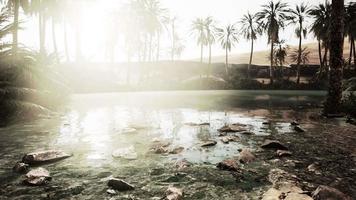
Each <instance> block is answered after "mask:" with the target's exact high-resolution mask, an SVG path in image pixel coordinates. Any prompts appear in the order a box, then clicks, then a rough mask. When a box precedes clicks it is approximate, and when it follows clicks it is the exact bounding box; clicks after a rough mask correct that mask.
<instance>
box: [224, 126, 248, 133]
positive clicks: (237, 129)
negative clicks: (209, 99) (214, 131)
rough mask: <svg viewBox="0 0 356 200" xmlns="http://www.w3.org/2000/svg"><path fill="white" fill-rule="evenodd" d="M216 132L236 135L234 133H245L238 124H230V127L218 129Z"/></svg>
mask: <svg viewBox="0 0 356 200" xmlns="http://www.w3.org/2000/svg"><path fill="white" fill-rule="evenodd" d="M218 131H219V132H228V133H236V132H242V131H246V129H245V128H244V127H242V126H241V125H240V124H232V125H227V126H224V127H222V128H220V129H218Z"/></svg>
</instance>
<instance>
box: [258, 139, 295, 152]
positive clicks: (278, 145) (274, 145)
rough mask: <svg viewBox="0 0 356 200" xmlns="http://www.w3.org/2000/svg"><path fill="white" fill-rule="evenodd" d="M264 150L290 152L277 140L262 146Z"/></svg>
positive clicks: (267, 141)
mask: <svg viewBox="0 0 356 200" xmlns="http://www.w3.org/2000/svg"><path fill="white" fill-rule="evenodd" d="M261 147H262V148H264V149H280V150H288V148H287V147H286V146H285V145H284V144H282V143H281V142H279V141H277V140H266V141H265V142H264V143H263V144H262V145H261Z"/></svg>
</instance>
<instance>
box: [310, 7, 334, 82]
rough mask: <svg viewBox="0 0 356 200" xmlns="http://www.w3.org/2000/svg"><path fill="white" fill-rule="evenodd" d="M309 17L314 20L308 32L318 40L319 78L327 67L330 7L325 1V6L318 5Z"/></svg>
mask: <svg viewBox="0 0 356 200" xmlns="http://www.w3.org/2000/svg"><path fill="white" fill-rule="evenodd" d="M309 15H311V16H312V17H313V19H314V22H313V23H312V25H311V27H310V31H311V32H313V33H314V36H315V37H316V38H317V40H318V49H319V61H320V70H319V78H320V77H321V76H322V75H323V71H324V70H325V71H326V66H327V53H328V49H329V47H328V46H329V45H328V43H329V32H330V19H331V5H330V3H328V2H327V1H326V2H325V4H319V5H318V6H315V7H313V8H312V9H310V10H309ZM322 47H324V48H325V53H324V56H323V55H322Z"/></svg>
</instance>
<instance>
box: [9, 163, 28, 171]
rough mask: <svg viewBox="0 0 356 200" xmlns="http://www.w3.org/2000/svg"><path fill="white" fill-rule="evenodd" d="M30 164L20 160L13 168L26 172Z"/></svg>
mask: <svg viewBox="0 0 356 200" xmlns="http://www.w3.org/2000/svg"><path fill="white" fill-rule="evenodd" d="M29 167H30V166H29V165H28V164H26V163H23V162H18V163H16V165H15V166H14V167H13V168H12V170H13V171H14V172H16V173H26V172H27V171H28V168H29Z"/></svg>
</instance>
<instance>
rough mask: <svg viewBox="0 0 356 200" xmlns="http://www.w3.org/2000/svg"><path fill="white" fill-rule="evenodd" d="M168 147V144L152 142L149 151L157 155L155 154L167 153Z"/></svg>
mask: <svg viewBox="0 0 356 200" xmlns="http://www.w3.org/2000/svg"><path fill="white" fill-rule="evenodd" d="M169 145H171V143H170V142H164V141H154V142H153V143H152V145H151V151H153V152H154V153H157V154H162V153H168V152H169V149H168V147H169Z"/></svg>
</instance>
